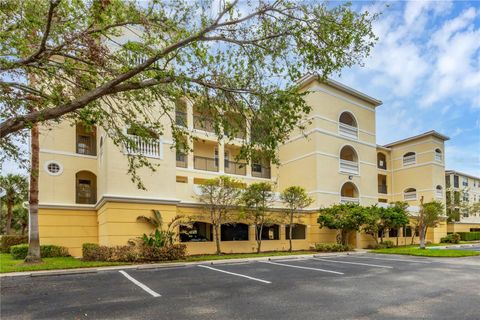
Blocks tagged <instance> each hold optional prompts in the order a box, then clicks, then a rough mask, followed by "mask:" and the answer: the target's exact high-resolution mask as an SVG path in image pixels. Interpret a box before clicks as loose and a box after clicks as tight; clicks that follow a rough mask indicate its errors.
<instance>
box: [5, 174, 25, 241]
mask: <svg viewBox="0 0 480 320" xmlns="http://www.w3.org/2000/svg"><path fill="white" fill-rule="evenodd" d="M0 187H2V188H3V189H5V192H6V194H5V198H4V199H5V200H4V201H5V205H6V207H7V215H6V217H5V220H6V221H5V234H10V231H11V228H12V218H13V208H14V206H15V205H18V204H21V203H22V202H23V201H25V200H26V199H27V192H28V182H27V178H25V177H24V176H22V175H19V174H11V173H10V174H7V175H5V176H0ZM2 200H3V199H2Z"/></svg>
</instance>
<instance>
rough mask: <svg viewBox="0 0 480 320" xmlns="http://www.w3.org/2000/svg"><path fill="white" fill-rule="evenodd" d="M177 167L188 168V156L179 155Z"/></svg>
mask: <svg viewBox="0 0 480 320" xmlns="http://www.w3.org/2000/svg"><path fill="white" fill-rule="evenodd" d="M177 167H178V168H186V167H187V155H185V154H182V155H177Z"/></svg>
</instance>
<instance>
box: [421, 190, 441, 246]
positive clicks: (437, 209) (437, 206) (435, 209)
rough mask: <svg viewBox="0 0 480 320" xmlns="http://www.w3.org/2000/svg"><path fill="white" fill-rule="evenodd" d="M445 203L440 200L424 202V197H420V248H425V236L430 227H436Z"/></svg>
mask: <svg viewBox="0 0 480 320" xmlns="http://www.w3.org/2000/svg"><path fill="white" fill-rule="evenodd" d="M444 209H445V207H444V205H443V203H441V202H439V201H435V200H434V201H431V202H427V203H423V197H422V198H421V199H420V212H419V214H418V227H419V229H420V230H419V231H420V249H425V237H426V235H427V230H428V228H429V227H432V228H433V227H435V226H436V225H437V224H438V223H439V222H440V220H441V219H442V215H443V212H444Z"/></svg>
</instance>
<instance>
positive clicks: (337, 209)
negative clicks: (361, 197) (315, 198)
mask: <svg viewBox="0 0 480 320" xmlns="http://www.w3.org/2000/svg"><path fill="white" fill-rule="evenodd" d="M369 214H370V211H369V210H368V209H366V208H364V207H362V206H360V205H358V204H355V203H344V204H336V205H333V206H331V207H330V208H326V209H320V216H319V217H318V219H317V221H318V223H319V224H320V228H323V227H327V228H329V229H336V230H339V231H340V241H339V242H340V243H341V244H343V245H348V236H349V234H350V232H352V231H359V230H360V228H361V227H362V226H363V225H364V224H365V223H366V222H368V220H369Z"/></svg>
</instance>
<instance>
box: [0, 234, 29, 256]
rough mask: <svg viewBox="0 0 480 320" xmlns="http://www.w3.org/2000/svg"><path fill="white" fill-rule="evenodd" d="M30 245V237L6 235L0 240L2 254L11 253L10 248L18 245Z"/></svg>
mask: <svg viewBox="0 0 480 320" xmlns="http://www.w3.org/2000/svg"><path fill="white" fill-rule="evenodd" d="M22 243H28V236H20V235H10V234H7V235H4V236H2V238H1V239H0V252H2V253H10V247H11V246H15V245H17V244H22Z"/></svg>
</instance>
